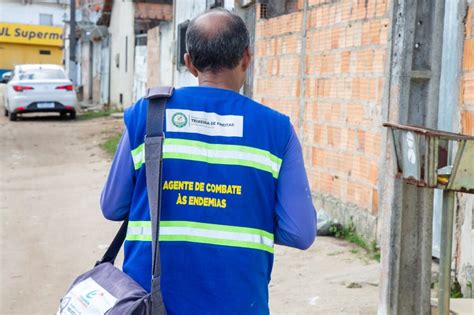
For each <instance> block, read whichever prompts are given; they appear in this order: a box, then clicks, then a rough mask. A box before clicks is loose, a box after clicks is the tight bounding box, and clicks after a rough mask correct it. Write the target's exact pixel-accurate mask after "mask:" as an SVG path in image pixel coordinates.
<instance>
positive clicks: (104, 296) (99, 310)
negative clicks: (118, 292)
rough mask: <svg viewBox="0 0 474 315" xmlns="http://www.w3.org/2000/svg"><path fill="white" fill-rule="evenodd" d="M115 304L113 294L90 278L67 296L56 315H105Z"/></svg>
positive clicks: (80, 283) (75, 287) (77, 285)
mask: <svg viewBox="0 0 474 315" xmlns="http://www.w3.org/2000/svg"><path fill="white" fill-rule="evenodd" d="M115 302H117V299H116V298H115V297H114V296H113V295H112V294H110V293H109V292H108V291H107V290H105V289H104V288H103V287H101V286H100V285H99V284H98V283H97V282H95V281H94V279H92V278H90V277H89V278H87V279H86V280H84V281H82V282H79V283H78V284H76V285H75V286H74V287H73V288H72V289H71V290H70V291H69V292H68V293H67V294H66V296H65V297H64V298H63V299H62V300H61V304H60V305H59V310H58V312H57V314H56V315H85V314H90V315H92V314H98V315H99V314H105V312H107V311H108V310H109V309H111V308H112V306H114V305H115Z"/></svg>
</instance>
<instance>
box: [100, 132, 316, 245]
mask: <svg viewBox="0 0 474 315" xmlns="http://www.w3.org/2000/svg"><path fill="white" fill-rule="evenodd" d="M130 151H131V149H130V140H129V137H128V133H127V130H126V129H125V131H124V133H123V135H122V138H121V140H120V142H119V145H118V147H117V151H116V153H115V157H114V159H113V161H112V166H111V169H110V172H109V176H108V178H107V182H106V183H105V187H104V189H103V191H102V195H101V199H100V204H101V208H102V212H103V214H104V216H105V217H106V218H107V219H109V220H114V221H120V220H123V219H124V218H125V217H126V216H127V214H128V211H129V209H130V205H131V201H132V195H133V189H134V184H135V180H136V179H135V170H134V166H133V160H132V156H131V153H130ZM275 208H276V218H275V243H276V244H280V245H286V246H290V247H296V248H299V249H306V248H308V247H310V246H311V244H312V243H313V241H314V239H315V237H316V211H315V209H314V206H313V202H312V199H311V191H310V189H309V184H308V178H307V176H306V171H305V168H304V160H303V154H302V150H301V144H300V142H299V141H298V138H297V136H296V134H295V131H294V129H293V127H292V129H291V136H290V139H289V141H288V144H287V146H286V151H285V154H284V156H283V159H282V165H281V169H280V175H279V177H278V182H277V203H276V205H275Z"/></svg>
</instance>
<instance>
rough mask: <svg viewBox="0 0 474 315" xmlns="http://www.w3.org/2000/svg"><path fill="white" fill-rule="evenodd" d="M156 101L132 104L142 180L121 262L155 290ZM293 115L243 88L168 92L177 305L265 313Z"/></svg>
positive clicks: (167, 204) (169, 267) (166, 169)
mask: <svg viewBox="0 0 474 315" xmlns="http://www.w3.org/2000/svg"><path fill="white" fill-rule="evenodd" d="M147 106H148V101H147V100H145V99H141V100H139V101H138V102H137V103H136V104H135V105H134V106H132V107H131V108H130V109H128V110H127V111H126V112H125V124H126V127H127V130H128V134H129V137H130V144H131V149H132V152H131V154H132V157H133V162H134V167H135V171H136V183H135V188H134V192H133V198H132V205H131V209H130V214H129V220H130V222H129V228H128V232H127V239H126V242H125V245H124V247H125V261H124V266H123V269H124V271H125V272H126V273H127V274H129V275H130V276H131V277H132V278H133V279H135V280H136V281H137V282H139V283H140V284H141V285H142V286H143V287H144V288H146V289H147V290H150V280H151V223H150V214H149V206H148V199H147V198H148V197H147V190H146V181H145V167H146V165H145V159H144V144H143V141H144V136H145V125H146V112H147ZM290 128H291V126H290V121H289V118H288V117H287V116H285V115H282V114H280V113H278V112H276V111H274V110H272V109H270V108H267V107H265V106H263V105H261V104H258V103H256V102H254V101H252V100H251V99H249V98H247V97H245V96H242V95H240V94H238V93H235V92H232V91H229V90H223V89H217V88H210V87H186V88H181V89H177V90H176V91H175V92H174V94H173V96H172V97H171V98H170V99H169V100H168V102H167V105H166V114H165V140H164V146H163V159H164V160H163V180H162V181H163V187H162V188H163V194H162V210H161V211H162V212H161V225H160V251H161V265H162V279H161V286H162V290H163V299H164V302H165V304H166V308H167V310H168V312H169V313H170V314H266V313H268V312H269V310H268V283H269V281H270V274H271V270H272V265H273V244H274V237H273V235H274V228H275V216H276V214H275V204H276V184H277V179H278V175H279V171H280V166H281V162H282V156H283V153H284V151H285V147H286V144H287V143H288V141H289V137H290Z"/></svg>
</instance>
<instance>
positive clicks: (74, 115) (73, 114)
mask: <svg viewBox="0 0 474 315" xmlns="http://www.w3.org/2000/svg"><path fill="white" fill-rule="evenodd" d="M69 118H70V119H76V111H75V110H74V111H72V112H69Z"/></svg>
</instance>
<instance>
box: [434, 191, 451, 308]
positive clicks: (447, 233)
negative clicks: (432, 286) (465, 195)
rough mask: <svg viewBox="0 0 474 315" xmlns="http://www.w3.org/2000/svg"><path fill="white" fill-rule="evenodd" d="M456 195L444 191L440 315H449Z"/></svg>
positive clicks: (439, 294) (439, 296) (439, 297)
mask: <svg viewBox="0 0 474 315" xmlns="http://www.w3.org/2000/svg"><path fill="white" fill-rule="evenodd" d="M454 196H455V192H453V191H444V192H443V212H442V216H441V246H440V266H439V291H438V311H439V314H440V315H449V298H450V293H451V256H452V251H453V223H454Z"/></svg>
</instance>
